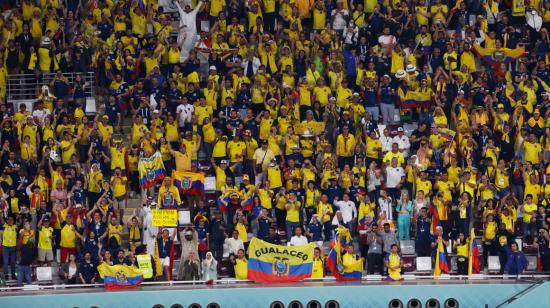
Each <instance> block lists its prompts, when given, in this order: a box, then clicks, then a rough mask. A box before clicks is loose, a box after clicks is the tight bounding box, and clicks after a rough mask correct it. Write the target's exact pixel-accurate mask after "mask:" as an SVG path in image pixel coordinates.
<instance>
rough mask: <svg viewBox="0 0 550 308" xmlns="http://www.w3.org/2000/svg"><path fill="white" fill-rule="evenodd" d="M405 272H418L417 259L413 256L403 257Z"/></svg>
mask: <svg viewBox="0 0 550 308" xmlns="http://www.w3.org/2000/svg"><path fill="white" fill-rule="evenodd" d="M403 271H404V272H405V273H410V272H414V271H416V257H412V256H404V257H403Z"/></svg>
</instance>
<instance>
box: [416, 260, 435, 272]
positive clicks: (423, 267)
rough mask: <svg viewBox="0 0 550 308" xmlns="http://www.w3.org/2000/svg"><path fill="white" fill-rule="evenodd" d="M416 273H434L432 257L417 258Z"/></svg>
mask: <svg viewBox="0 0 550 308" xmlns="http://www.w3.org/2000/svg"><path fill="white" fill-rule="evenodd" d="M416 271H417V272H431V271H432V258H431V257H416Z"/></svg>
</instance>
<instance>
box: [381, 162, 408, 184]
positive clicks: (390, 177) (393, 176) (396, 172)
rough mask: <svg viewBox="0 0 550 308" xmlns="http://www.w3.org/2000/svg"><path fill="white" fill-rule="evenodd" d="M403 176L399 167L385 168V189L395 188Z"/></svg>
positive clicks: (403, 171) (403, 173)
mask: <svg viewBox="0 0 550 308" xmlns="http://www.w3.org/2000/svg"><path fill="white" fill-rule="evenodd" d="M404 176H405V170H403V168H401V167H396V168H393V167H392V166H388V167H386V187H387V188H395V187H396V186H397V184H399V182H401V178H402V177H404Z"/></svg>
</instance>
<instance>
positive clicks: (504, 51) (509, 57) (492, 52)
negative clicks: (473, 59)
mask: <svg viewBox="0 0 550 308" xmlns="http://www.w3.org/2000/svg"><path fill="white" fill-rule="evenodd" d="M474 50H475V52H476V53H477V54H478V55H479V56H480V57H481V59H483V61H485V62H487V63H489V64H491V65H493V66H495V65H499V64H500V63H510V62H513V61H515V60H517V59H519V58H521V57H523V55H524V54H525V49H523V48H514V49H510V48H483V47H481V46H479V45H478V44H475V45H474Z"/></svg>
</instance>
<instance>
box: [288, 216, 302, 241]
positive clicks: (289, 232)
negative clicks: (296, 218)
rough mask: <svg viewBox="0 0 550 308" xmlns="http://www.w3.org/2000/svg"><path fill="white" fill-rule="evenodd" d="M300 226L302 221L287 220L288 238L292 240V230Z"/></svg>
mask: <svg viewBox="0 0 550 308" xmlns="http://www.w3.org/2000/svg"><path fill="white" fill-rule="evenodd" d="M298 226H300V223H297V222H290V221H287V222H286V240H287V241H290V238H291V237H292V232H294V229H295V228H296V227H298Z"/></svg>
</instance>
